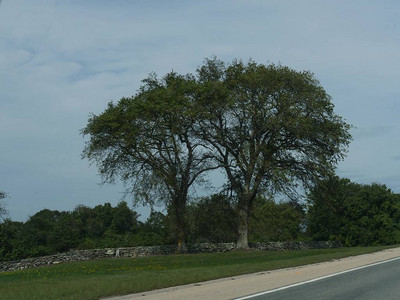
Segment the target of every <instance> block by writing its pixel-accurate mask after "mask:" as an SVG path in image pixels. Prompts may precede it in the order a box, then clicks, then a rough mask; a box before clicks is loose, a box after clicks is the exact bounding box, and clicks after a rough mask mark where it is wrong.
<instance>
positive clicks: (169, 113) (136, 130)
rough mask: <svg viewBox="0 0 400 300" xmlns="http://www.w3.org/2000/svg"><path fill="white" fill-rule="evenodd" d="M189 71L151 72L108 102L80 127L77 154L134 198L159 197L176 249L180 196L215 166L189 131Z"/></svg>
mask: <svg viewBox="0 0 400 300" xmlns="http://www.w3.org/2000/svg"><path fill="white" fill-rule="evenodd" d="M195 88H196V83H195V80H194V79H193V78H192V77H191V76H180V75H177V74H175V73H173V72H172V73H169V74H167V75H166V76H165V77H164V78H163V79H162V80H158V79H157V78H156V76H155V75H151V76H150V77H149V78H147V79H146V80H144V86H142V87H141V89H140V90H139V92H138V93H137V94H136V95H135V96H133V97H131V98H122V99H121V100H120V101H119V102H118V103H117V104H113V103H109V105H108V108H107V109H106V110H105V111H104V112H103V113H102V114H100V115H99V116H96V115H92V116H91V117H90V119H89V121H88V125H87V126H86V128H84V129H83V130H82V133H83V134H84V135H89V136H90V139H89V141H88V142H87V144H86V147H85V149H84V151H83V157H86V158H88V159H89V161H91V162H95V163H97V166H98V168H99V171H100V174H101V176H102V178H103V182H111V183H112V182H114V181H115V180H116V179H117V178H119V179H121V180H122V181H123V182H124V183H126V184H127V188H128V191H129V192H131V193H133V195H134V199H135V201H136V202H138V201H143V202H146V203H150V204H153V203H154V201H155V200H154V199H161V200H162V201H163V202H164V203H165V204H166V205H167V206H168V209H169V211H173V217H174V221H175V223H176V228H177V232H176V239H177V243H178V252H186V251H187V247H186V226H187V224H186V220H185V213H186V202H187V198H188V194H189V190H190V188H191V187H192V186H193V185H194V183H195V182H199V180H200V179H201V175H202V174H203V173H204V172H205V171H207V170H210V169H213V168H215V167H214V166H212V165H211V164H210V157H209V156H208V155H207V154H206V153H205V152H204V143H203V141H202V140H200V139H199V138H197V137H196V136H195V135H194V134H193V126H194V121H195V118H196V109H195V107H194V102H193V100H194V94H195Z"/></svg>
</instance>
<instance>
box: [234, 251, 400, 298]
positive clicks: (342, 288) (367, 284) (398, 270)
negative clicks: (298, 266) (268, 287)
mask: <svg viewBox="0 0 400 300" xmlns="http://www.w3.org/2000/svg"><path fill="white" fill-rule="evenodd" d="M239 299H252V300H261V299H265V300H278V299H285V300H286V299H299V300H301V299H307V300H309V299H343V300H345V299H352V300H355V299H363V300H369V299H371V300H372V299H374V300H376V299H400V259H395V260H391V261H388V262H384V263H380V264H376V265H372V266H367V267H364V268H362V269H357V270H354V271H349V272H346V273H343V274H339V275H335V276H332V277H329V278H325V279H321V280H316V281H313V282H310V283H305V284H300V285H296V286H294V287H289V288H283V289H279V290H278V291H269V292H267V293H266V294H264V295H259V296H254V297H244V298H239Z"/></svg>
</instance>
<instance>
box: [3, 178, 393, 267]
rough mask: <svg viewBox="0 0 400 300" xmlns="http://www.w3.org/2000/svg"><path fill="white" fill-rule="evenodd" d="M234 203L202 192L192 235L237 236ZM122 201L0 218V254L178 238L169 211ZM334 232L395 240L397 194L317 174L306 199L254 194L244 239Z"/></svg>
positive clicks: (352, 238) (351, 242) (194, 238)
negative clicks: (141, 209) (145, 214)
mask: <svg viewBox="0 0 400 300" xmlns="http://www.w3.org/2000/svg"><path fill="white" fill-rule="evenodd" d="M234 207H235V205H234V203H232V200H231V199H230V198H229V197H227V196H226V195H224V194H215V195H212V196H210V197H204V198H200V199H198V200H197V201H194V202H192V203H190V204H189V206H188V209H187V213H186V224H187V228H186V231H187V236H188V242H189V243H201V242H214V243H220V242H234V241H235V240H236V238H237V228H238V226H237V223H236V222H237V218H236V211H235V208H234ZM138 218H139V215H138V213H137V212H135V211H134V210H132V209H130V208H129V207H128V204H127V203H126V202H120V203H119V204H118V205H117V206H115V207H112V206H111V205H110V204H109V203H105V204H104V205H98V206H96V207H94V208H90V207H87V206H84V205H79V206H77V207H76V208H75V209H74V210H73V211H71V212H65V211H62V212H59V211H52V210H48V209H44V210H42V211H40V212H38V213H36V214H35V215H33V216H31V217H30V218H29V220H28V221H27V222H16V221H12V220H10V219H6V220H5V221H4V222H2V223H0V260H15V259H20V258H26V257H34V256H41V255H48V254H52V253H56V252H63V251H68V250H69V249H89V248H106V247H123V246H146V245H162V244H174V243H175V232H174V231H175V230H176V228H175V226H174V224H175V222H174V220H173V214H172V213H170V212H166V213H165V214H164V213H161V212H156V211H153V212H152V213H151V214H150V216H149V218H148V219H147V220H146V221H145V222H141V221H139V219H138ZM311 239H313V240H339V241H341V242H342V243H343V244H344V245H347V246H355V245H378V244H397V243H400V195H399V194H395V193H393V192H392V191H391V190H390V189H388V188H387V187H386V186H385V185H380V184H370V185H361V184H357V183H353V182H351V181H350V180H348V179H340V178H338V177H334V178H332V179H331V180H328V181H323V182H320V183H319V185H318V186H317V187H316V188H314V189H313V190H312V191H311V192H310V193H309V195H308V197H307V202H306V204H304V205H302V204H299V203H296V202H294V201H292V202H290V201H289V202H282V203H276V202H275V201H273V200H271V199H265V198H257V199H256V201H255V204H254V209H253V211H252V213H251V215H250V219H249V241H250V242H268V241H295V240H311Z"/></svg>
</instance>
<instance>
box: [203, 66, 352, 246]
mask: <svg viewBox="0 0 400 300" xmlns="http://www.w3.org/2000/svg"><path fill="white" fill-rule="evenodd" d="M198 84H199V89H198V95H197V99H198V105H199V112H201V114H200V115H201V117H200V118H199V124H200V128H201V130H200V131H198V134H199V136H201V138H202V139H204V140H205V141H207V142H208V143H209V144H210V146H211V147H212V148H213V149H214V158H215V159H216V161H217V162H218V164H219V165H220V166H222V168H223V169H224V170H225V173H226V176H227V179H228V182H229V187H230V188H231V190H232V191H234V193H235V195H236V197H237V212H238V218H239V220H238V224H239V225H238V234H239V237H238V242H237V247H238V248H248V237H247V233H248V219H249V214H250V212H251V209H252V206H253V203H254V200H255V199H256V196H257V194H258V193H261V192H266V191H268V192H273V193H275V192H280V193H285V194H287V195H293V193H295V192H296V190H297V189H298V185H299V183H302V185H303V186H304V187H305V188H308V187H309V186H310V185H311V184H312V183H313V182H315V181H316V179H318V178H324V177H326V176H328V175H329V174H331V173H332V172H333V170H334V168H335V165H336V163H337V162H338V161H339V160H340V159H343V157H344V155H345V152H346V148H347V146H348V144H349V142H350V140H351V136H350V134H349V129H350V125H348V124H347V123H346V122H345V121H344V120H343V119H342V118H341V117H340V116H338V115H337V114H335V112H334V110H333V108H334V105H333V104H332V102H331V97H330V96H329V95H328V94H327V93H326V92H325V90H324V89H323V88H322V86H321V85H320V84H319V82H318V80H317V79H315V77H314V76H313V74H312V73H310V72H306V71H305V72H298V71H295V70H293V69H290V68H288V67H285V66H281V65H274V64H269V65H263V64H257V63H255V62H254V61H249V62H248V63H243V62H242V61H233V62H232V63H231V64H228V65H227V64H225V63H224V62H222V61H220V60H218V59H216V58H214V59H207V60H206V61H205V64H204V65H203V66H201V67H200V68H199V69H198ZM200 107H201V109H200Z"/></svg>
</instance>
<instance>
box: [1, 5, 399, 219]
mask: <svg viewBox="0 0 400 300" xmlns="http://www.w3.org/2000/svg"><path fill="white" fill-rule="evenodd" d="M399 15H400V2H399V1H396V0H393V1H391V0H385V1H380V0H376V1H375V0H369V1H365V0H353V1H348V0H335V1H328V0H326V1H324V0H315V1H312V0H302V1H295V0H292V1H288V0H276V1H273V0H264V1H262V0H260V1H256V0H247V1H244V0H243V1H235V0H231V1H218V0H214V1H208V0H205V1H178V0H169V1H161V0H160V1H156V0H153V1H151V0H143V1H142V0H136V1H128V0H126V1H123V0H119V1H108V0H93V1H91V0H86V1H74V0H70V1H59V0H55V1H43V0H36V1H32V0H3V1H1V3H0V190H4V191H5V192H7V194H8V195H9V197H8V198H7V199H6V202H5V204H6V208H7V209H8V211H9V217H10V218H11V219H13V220H17V221H26V220H27V219H28V217H29V216H32V215H33V214H35V213H36V212H38V211H40V210H42V209H46V208H47V209H51V210H73V209H74V208H75V207H76V206H77V205H79V204H83V205H87V206H90V207H94V206H96V205H98V204H104V203H106V202H109V203H111V204H112V205H116V204H117V203H118V202H119V201H121V200H122V197H123V194H124V187H123V185H122V184H120V183H117V184H115V185H100V184H99V183H100V182H101V179H100V177H99V176H98V174H97V169H96V167H95V166H94V165H92V166H90V165H89V162H88V161H87V160H84V159H81V153H82V150H83V148H84V145H85V139H84V137H82V135H81V134H80V130H81V129H82V128H84V127H85V126H86V124H87V120H88V117H89V114H90V113H94V114H99V113H101V112H102V111H104V109H105V108H106V106H107V103H108V102H110V101H118V100H119V99H120V98H122V97H127V96H132V95H134V94H135V93H136V91H137V90H138V88H139V87H140V85H141V80H142V79H144V78H146V77H147V75H148V74H149V73H151V72H156V73H157V74H159V75H160V76H162V75H165V74H166V73H168V72H170V71H172V70H174V71H175V72H178V73H180V74H186V73H193V72H195V70H196V68H197V67H198V66H200V65H201V64H202V62H203V60H204V59H205V58H209V57H211V56H213V55H216V56H217V57H218V58H219V59H221V60H223V61H225V62H230V61H232V60H233V59H235V58H237V59H243V60H245V61H246V60H248V59H249V58H252V59H253V60H255V61H256V62H258V63H264V64H267V63H269V62H271V63H280V64H282V65H286V66H289V67H291V68H293V69H295V70H298V71H302V70H309V71H311V72H313V73H314V74H315V77H316V78H317V79H318V80H319V81H320V83H321V85H322V86H323V87H324V88H325V90H326V91H327V92H328V94H329V95H331V97H332V102H333V103H334V105H335V112H336V113H337V114H339V115H341V116H342V117H343V118H344V119H345V120H346V121H347V122H348V123H350V124H352V125H353V126H354V128H353V129H352V131H351V132H352V134H353V141H352V143H351V145H350V147H349V151H348V154H347V158H346V159H345V160H344V161H342V162H340V164H339V165H338V169H337V173H338V175H339V176H341V177H346V178H349V179H351V180H352V181H354V182H358V183H364V184H369V183H372V182H378V183H382V184H385V185H386V186H387V187H389V188H390V189H392V190H393V191H394V192H396V193H400V139H399V136H400V118H399V117H398V114H399V112H400V101H399V100H400V99H399V98H400V97H399V96H400V85H399V78H400V18H399ZM213 180H215V181H216V182H218V181H220V182H222V181H223V179H221V178H214V179H213ZM126 200H127V201H128V202H129V204H130V205H131V204H132V203H131V201H130V200H129V199H126ZM135 209H136V210H137V211H138V212H139V213H140V214H141V215H142V218H145V217H147V215H148V208H145V207H137V208H135Z"/></svg>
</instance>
